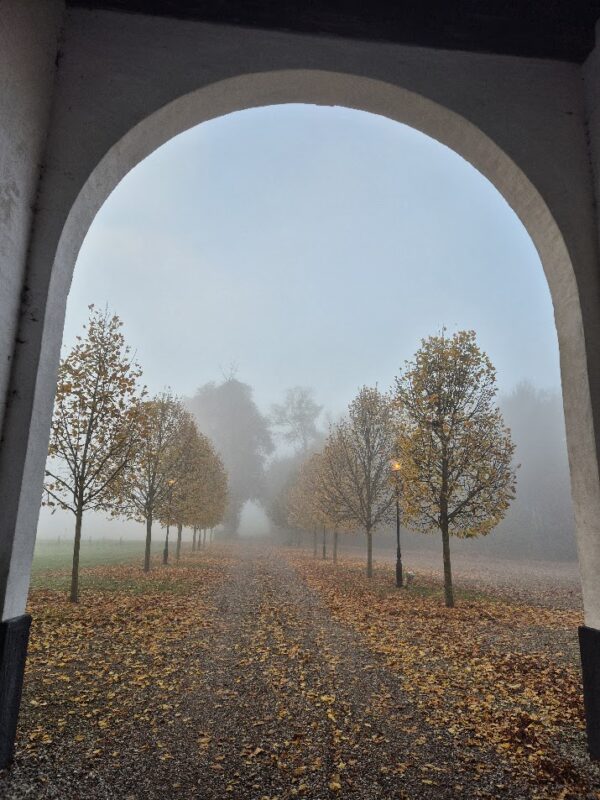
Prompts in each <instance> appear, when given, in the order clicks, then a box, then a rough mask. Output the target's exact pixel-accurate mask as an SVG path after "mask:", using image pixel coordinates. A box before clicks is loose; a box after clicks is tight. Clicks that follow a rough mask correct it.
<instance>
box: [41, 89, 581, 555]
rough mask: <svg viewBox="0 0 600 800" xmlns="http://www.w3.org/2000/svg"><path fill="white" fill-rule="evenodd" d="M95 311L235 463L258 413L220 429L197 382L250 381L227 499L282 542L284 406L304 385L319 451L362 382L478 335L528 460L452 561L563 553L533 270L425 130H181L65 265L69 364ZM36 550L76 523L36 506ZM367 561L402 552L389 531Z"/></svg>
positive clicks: (320, 120)
mask: <svg viewBox="0 0 600 800" xmlns="http://www.w3.org/2000/svg"><path fill="white" fill-rule="evenodd" d="M90 303H94V304H96V305H97V306H100V307H103V306H104V305H105V304H106V305H108V307H109V308H110V310H111V311H114V312H115V313H118V314H119V316H120V317H121V319H122V320H123V322H124V326H125V327H124V330H125V332H126V336H127V340H128V342H130V343H131V345H132V347H133V348H134V350H135V352H136V357H137V359H138V361H139V362H140V364H141V365H142V366H143V370H144V381H145V383H146V384H147V385H148V387H149V390H150V391H151V392H156V391H161V390H162V389H164V388H165V387H167V386H169V387H171V389H172V390H173V391H174V392H175V393H176V394H178V395H180V396H182V397H183V398H185V401H186V404H187V406H188V407H189V408H190V410H191V411H192V412H193V413H194V415H195V417H196V419H197V421H198V423H199V427H200V429H201V430H202V431H203V432H204V433H206V435H208V436H209V438H210V439H211V440H212V441H213V442H214V443H215V445H216V447H217V450H218V451H219V453H220V454H221V456H222V457H223V459H224V461H225V463H226V465H227V463H228V462H231V460H232V459H233V458H234V457H235V459H237V460H238V461H239V460H240V459H241V458H243V457H244V456H242V455H240V454H239V452H237V451H239V445H240V441H241V440H242V439H244V438H246V439H247V438H248V436H250V438H251V436H252V435H254V434H253V433H252V431H251V430H250V429H251V427H252V425H253V424H255V423H256V419H248V420H247V421H246V422H245V423H244V422H243V421H242V420H241V419H240V418H239V417H236V415H235V414H234V415H233V419H234V421H235V425H237V428H236V427H235V425H234V427H233V428H232V427H231V425H232V423H231V422H230V421H229V420H227V419H225V420H224V421H223V425H224V426H225V427H224V429H223V430H218V429H217V428H216V427H214V413H213V412H214V411H215V409H219V408H220V400H219V398H218V396H217V395H218V392H217V393H215V392H213V394H214V397H213V398H212V399H211V398H210V397H209V396H208V395H207V394H206V393H207V392H208V394H209V395H210V391H212V390H209V389H207V388H206V387H210V386H213V387H217V388H218V387H219V386H221V385H222V384H223V383H225V382H226V379H227V378H228V377H229V378H231V377H233V378H234V379H235V381H237V382H238V383H239V385H240V386H247V387H248V392H249V393H250V395H251V399H252V402H253V403H254V405H255V408H256V413H257V414H258V417H259V418H260V419H262V420H263V422H264V424H262V428H261V431H260V432H259V434H258V435H259V436H260V437H262V438H261V444H260V447H259V457H258V461H257V462H256V463H255V462H254V461H252V458H251V456H252V452H251V451H252V443H251V442H250V441H249V440H248V447H249V448H250V450H247V451H246V452H247V454H248V458H250V462H248V463H246V464H245V465H244V464H238V465H237V469H234V471H233V473H232V474H235V475H240V476H242V477H241V478H239V480H238V478H235V481H237V483H236V486H234V487H233V489H232V490H231V491H233V492H234V494H235V495H236V498H237V499H236V501H235V508H233V507H232V505H231V503H230V512H231V513H232V514H234V516H235V518H236V519H237V520H238V521H239V534H240V535H241V536H254V535H261V536H267V535H271V534H272V533H273V532H274V531H275V532H276V533H277V526H276V525H274V523H273V520H272V519H271V518H270V516H269V504H270V503H272V501H273V497H274V495H275V494H276V491H277V490H278V487H279V488H280V487H281V485H282V482H283V481H284V480H285V477H286V475H288V474H289V473H290V471H291V470H293V468H294V465H295V464H296V462H297V460H298V452H299V449H298V444H297V443H293V442H289V441H288V442H286V441H285V440H284V438H283V437H282V431H281V430H278V429H277V426H276V425H274V424H273V420H272V412H273V406H274V404H280V403H282V402H283V400H284V398H285V395H286V391H288V390H289V389H290V388H293V387H297V386H300V387H308V388H310V390H311V392H312V396H313V398H314V401H315V403H317V404H318V405H319V406H320V407H321V408H320V413H319V415H318V418H317V431H316V435H315V437H314V438H313V440H312V441H311V442H310V448H311V449H315V448H316V447H317V446H318V444H319V443H320V442H322V441H323V438H324V437H325V435H326V434H327V431H328V427H329V424H330V423H331V422H332V421H336V420H337V419H339V418H340V417H341V415H342V414H343V413H344V411H345V409H346V407H347V404H348V403H349V402H350V401H351V400H352V398H353V397H354V395H355V394H356V392H357V391H358V389H359V388H360V386H362V385H364V384H368V385H374V384H377V385H378V386H379V387H380V388H381V389H383V390H385V389H387V388H388V387H389V386H391V384H392V382H393V379H394V376H395V375H397V374H398V371H399V370H400V369H401V368H402V365H403V363H404V361H405V359H408V358H410V357H411V356H412V354H413V353H414V352H415V350H416V349H417V347H418V345H419V341H420V339H421V338H422V337H425V336H428V335H430V334H432V333H435V332H437V331H439V330H440V329H441V328H442V326H444V325H445V326H447V328H448V329H449V331H450V332H452V331H454V330H457V329H461V328H463V329H473V330H475V331H476V333H477V337H478V341H479V342H480V344H481V347H482V348H483V350H484V351H485V352H486V353H487V354H488V355H489V357H490V358H491V360H492V363H493V364H494V365H495V367H496V369H497V373H498V388H499V402H500V405H501V408H502V411H503V414H504V417H505V420H506V423H507V424H508V425H509V427H510V428H511V429H512V432H513V438H514V441H515V443H516V454H515V459H516V462H517V463H518V464H520V467H519V469H518V473H517V482H518V486H517V495H516V500H515V501H514V502H513V503H512V505H511V508H510V510H509V512H508V514H507V516H506V519H505V520H504V521H503V522H502V523H501V524H500V525H499V526H498V528H497V529H496V530H494V531H493V532H492V533H491V534H490V535H489V536H487V537H484V538H482V539H478V540H477V541H467V542H461V541H455V542H453V548H455V549H457V550H458V551H462V550H466V551H468V552H472V553H490V554H494V555H499V556H502V557H509V558H510V557H517V558H520V559H523V558H532V559H539V558H544V559H574V558H575V546H574V536H573V518H572V508H571V501H570V490H569V481H568V464H567V457H566V447H565V435H564V423H563V417H562V407H561V396H560V388H559V370H558V352H557V342H556V333H555V330H554V325H553V318H552V306H551V301H550V297H549V293H548V288H547V285H546V282H545V278H544V275H543V271H542V267H541V265H540V262H539V259H538V257H537V254H536V252H535V249H534V248H533V245H532V243H531V240H530V239H529V237H528V235H527V233H526V232H525V230H524V229H523V227H522V225H521V223H520V222H519V220H518V219H517V218H516V216H515V215H514V213H513V212H512V211H511V209H510V208H509V207H508V206H507V205H506V203H505V201H504V200H503V198H502V197H501V196H500V195H499V194H498V192H497V191H496V190H495V189H494V188H493V187H492V186H491V185H490V184H489V183H488V182H487V180H486V179H485V178H483V177H482V176H481V175H480V174H479V173H478V172H477V171H476V170H475V169H473V168H472V167H471V166H470V165H469V164H467V163H466V162H465V161H464V160H463V159H461V158H460V157H459V156H457V155H456V154H455V153H453V152H451V151H449V150H448V149H447V148H445V147H443V146H442V145H440V144H438V143H437V142H435V141H433V140H431V139H429V138H427V137H426V136H424V135H422V134H420V133H418V132H416V131H414V130H412V129H409V128H407V127H405V126H402V125H399V124H397V123H394V122H391V121H389V120H386V119H384V118H380V117H375V116H373V115H369V114H365V113H362V112H355V111H350V110H348V109H337V108H334V109H322V108H314V107H309V106H293V105H290V106H283V107H274V108H262V109H255V110H251V111H245V112H241V113H238V114H233V115H230V116H228V117H223V118H221V119H217V120H214V121H212V122H209V123H206V124H203V125H201V126H199V127H198V128H195V129H193V130H190V131H188V132H187V133H185V134H182V135H181V136H178V137H176V138H175V139H174V140H172V141H171V142H169V143H168V144H166V145H165V146H164V147H162V148H160V149H159V150H158V151H157V152H156V153H154V154H153V155H152V156H151V157H149V158H148V159H146V160H145V161H144V162H143V163H142V164H140V165H139V166H138V167H137V168H136V169H135V170H133V172H132V173H130V175H128V176H127V177H126V178H125V179H124V180H123V182H122V183H121V184H120V186H119V187H118V188H117V190H116V191H115V192H114V193H113V195H112V196H111V197H110V198H109V200H108V201H107V203H106V204H105V206H104V207H103V209H102V210H101V211H100V213H99V214H98V217H97V219H96V220H95V222H94V224H93V226H92V228H91V230H90V232H89V234H88V236H87V238H86V240H85V243H84V245H83V247H82V250H81V253H80V256H79V261H78V265H77V269H76V271H75V279H74V282H73V287H72V290H71V295H70V299H69V307H68V314H67V322H66V327H65V339H64V342H65V349H68V348H69V347H70V346H71V345H72V343H73V342H74V340H75V336H76V335H78V333H79V332H80V329H81V326H82V324H83V323H84V322H85V318H86V314H87V307H88V305H89V304H90ZM202 387H204V392H205V394H204V400H202V401H201V400H200V399H199V398H200V395H199V394H198V390H199V388H202ZM211 403H212V404H213V405H211ZM258 417H257V419H258ZM228 426H229V427H228ZM259 427H260V426H259ZM234 428H235V430H234ZM254 433H256V430H255V431H254ZM228 437H229V438H228ZM235 453H237V454H236V455H235V456H234V455H233V454H235ZM271 516H272V515H271ZM228 521H229V522H231V521H232V520H231V518H229V519H228ZM277 535H280V533H277ZM403 535H404V537H405V544H406V547H407V549H408V550H409V551H410V550H411V549H414V550H416V549H422V550H425V551H437V549H438V547H439V545H438V541H437V538H436V537H435V536H429V535H424V534H410V533H408V532H404V534H403ZM38 536H39V538H40V540H42V539H45V538H56V537H61V538H62V539H68V538H72V536H73V519H72V515H70V514H68V513H65V512H61V511H56V512H55V513H54V514H51V513H50V512H49V510H48V509H42V512H41V516H40V525H39V531H38ZM121 537H124V538H125V539H140V540H141V539H143V537H144V529H143V526H142V525H141V524H138V523H136V522H135V521H132V520H123V519H119V518H110V517H107V515H106V514H102V513H89V514H87V515H86V520H85V527H84V532H83V541H84V543H85V541H86V539H89V538H91V539H102V538H106V539H119V538H121ZM348 541H350V540H348ZM358 541H360V539H358ZM375 546H376V548H380V549H382V550H385V549H386V548H392V547H393V536H392V529H391V527H390V529H389V530H388V526H387V525H386V526H383V527H382V529H381V530H379V531H378V532H377V533H376V539H375Z"/></svg>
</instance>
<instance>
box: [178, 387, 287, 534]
mask: <svg viewBox="0 0 600 800" xmlns="http://www.w3.org/2000/svg"><path fill="white" fill-rule="evenodd" d="M188 408H189V409H190V411H191V412H192V413H193V415H194V417H195V419H196V421H197V423H198V426H199V428H200V430H202V431H204V433H205V434H206V435H207V436H208V437H209V438H210V440H211V441H212V442H213V443H214V446H215V448H216V450H217V452H218V453H219V455H220V457H221V459H222V461H223V464H224V466H225V469H226V471H227V476H228V481H229V485H228V503H227V512H226V516H225V524H226V525H227V526H228V528H229V530H230V532H231V533H236V532H237V529H238V527H239V519H240V514H241V511H242V508H243V506H244V503H246V501H248V500H260V499H262V494H263V484H264V468H265V460H266V458H267V456H268V455H269V454H270V453H271V452H272V451H273V442H272V440H271V435H270V433H269V428H268V425H267V420H266V419H265V418H264V417H263V416H262V414H261V413H260V412H259V410H258V408H257V407H256V404H255V403H254V400H253V399H252V388H251V387H250V386H248V384H246V383H241V382H240V381H238V380H236V379H235V378H233V377H230V378H228V379H227V380H225V381H223V383H221V384H218V385H217V384H214V383H208V384H206V385H205V386H203V387H201V388H200V389H199V390H198V392H197V393H196V395H195V396H194V397H193V398H192V399H191V400H190V401H189V402H188Z"/></svg>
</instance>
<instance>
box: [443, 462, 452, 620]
mask: <svg viewBox="0 0 600 800" xmlns="http://www.w3.org/2000/svg"><path fill="white" fill-rule="evenodd" d="M440 529H441V531H442V550H443V554H444V598H445V600H446V608H454V593H453V591H452V566H451V564H450V525H449V523H448V459H447V458H445V457H444V458H443V460H442V491H441V495H440Z"/></svg>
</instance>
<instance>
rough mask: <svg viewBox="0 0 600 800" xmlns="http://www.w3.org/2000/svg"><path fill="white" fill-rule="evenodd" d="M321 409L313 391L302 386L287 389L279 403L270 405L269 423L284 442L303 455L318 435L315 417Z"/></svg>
mask: <svg viewBox="0 0 600 800" xmlns="http://www.w3.org/2000/svg"><path fill="white" fill-rule="evenodd" d="M322 410H323V406H320V405H318V404H317V403H316V402H315V400H314V398H313V391H312V389H310V388H307V387H304V386H294V387H293V388H292V389H288V390H287V392H286V395H285V399H284V401H283V403H281V404H277V403H275V404H273V406H272V407H271V416H270V420H271V425H273V426H274V427H275V428H276V429H278V430H277V433H279V435H280V436H281V438H282V439H283V441H284V442H287V443H288V444H290V445H292V446H293V447H294V448H296V450H298V451H299V452H300V453H302V454H303V455H306V454H307V452H308V449H309V446H310V444H311V443H312V442H314V441H315V440H316V439H317V438H318V437H319V430H318V428H317V419H318V417H319V415H320V413H321V411H322Z"/></svg>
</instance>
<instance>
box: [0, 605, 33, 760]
mask: <svg viewBox="0 0 600 800" xmlns="http://www.w3.org/2000/svg"><path fill="white" fill-rule="evenodd" d="M30 625H31V617H30V616H29V614H23V616H21V617H14V618H13V619H7V620H5V621H4V622H0V769H4V767H7V766H8V765H9V764H10V762H11V760H12V757H13V754H14V748H15V736H16V734H17V719H18V717H19V706H20V705H21V691H22V689H23V674H24V672H25V659H26V657H27V642H28V641H29V627H30Z"/></svg>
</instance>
